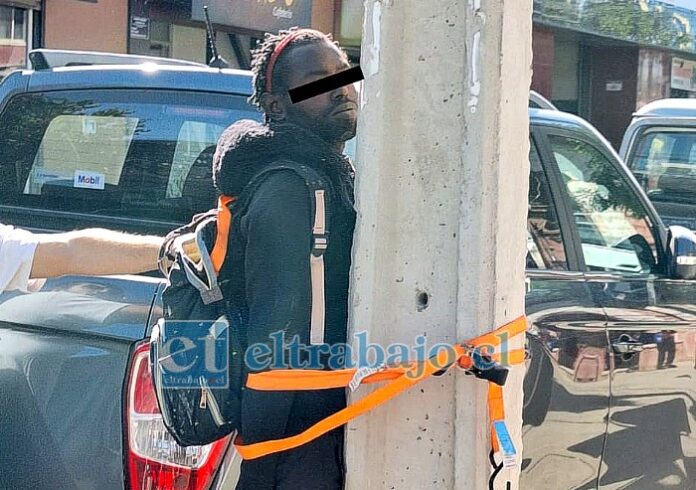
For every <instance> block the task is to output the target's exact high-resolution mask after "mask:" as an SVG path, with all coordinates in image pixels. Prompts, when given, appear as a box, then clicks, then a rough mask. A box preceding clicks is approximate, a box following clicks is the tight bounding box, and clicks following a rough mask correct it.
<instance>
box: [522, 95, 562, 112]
mask: <svg viewBox="0 0 696 490" xmlns="http://www.w3.org/2000/svg"><path fill="white" fill-rule="evenodd" d="M529 107H533V108H535V109H547V110H550V111H557V110H558V108H557V107H556V106H555V105H553V104H552V103H551V101H550V100H549V99H547V98H546V97H544V96H543V95H541V94H540V93H539V92H535V91H534V90H530V91H529Z"/></svg>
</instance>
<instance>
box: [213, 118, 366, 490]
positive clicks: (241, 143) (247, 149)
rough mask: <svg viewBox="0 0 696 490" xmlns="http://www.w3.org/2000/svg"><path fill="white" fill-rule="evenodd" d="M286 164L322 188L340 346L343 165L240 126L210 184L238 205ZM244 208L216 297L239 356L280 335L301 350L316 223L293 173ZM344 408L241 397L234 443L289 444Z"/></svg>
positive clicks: (316, 150) (267, 468) (259, 467)
mask: <svg viewBox="0 0 696 490" xmlns="http://www.w3.org/2000/svg"><path fill="white" fill-rule="evenodd" d="M287 161H291V162H295V163H299V164H303V165H306V166H309V167H311V168H312V169H314V170H316V171H317V172H319V173H320V175H322V176H324V180H325V181H326V182H327V183H328V184H329V189H327V192H328V196H329V201H328V212H329V216H330V223H329V230H328V233H329V246H328V249H327V251H326V252H325V255H324V261H325V279H324V284H325V295H326V310H325V337H324V339H325V343H327V344H331V345H333V344H337V343H344V342H345V341H346V327H347V317H348V284H349V273H350V263H351V247H352V240H353V230H354V226H355V212H354V209H353V172H352V167H351V165H350V163H349V161H348V160H347V159H346V158H345V157H344V156H343V155H341V154H340V153H338V152H336V151H335V150H334V149H333V148H331V147H330V146H329V145H327V144H326V143H325V142H324V141H323V140H322V139H320V138H319V137H317V136H315V135H314V134H312V133H309V132H308V131H306V130H304V129H302V128H300V127H297V126H292V125H287V124H283V125H271V126H269V125H264V124H260V123H257V122H254V121H248V120H245V121H239V122H237V123H235V124H233V125H232V126H230V127H229V128H228V129H227V130H226V131H225V132H224V133H223V135H222V137H221V139H220V142H219V143H218V149H217V151H216V154H215V157H214V162H213V173H214V180H215V185H216V187H217V189H218V191H220V192H221V193H223V194H226V195H232V196H240V195H243V194H242V192H243V190H244V187H245V186H246V184H247V183H248V182H249V180H250V179H252V177H253V176H255V175H256V174H258V172H260V171H261V170H263V169H264V168H266V167H267V166H271V165H278V164H280V163H283V162H287ZM245 201H246V202H244V203H240V204H239V207H237V208H233V215H234V217H233V226H232V231H231V233H230V240H229V249H228V256H227V257H228V258H227V259H226V260H225V263H224V265H223V268H222V270H221V272H220V279H221V285H222V288H223V294H224V295H225V296H226V297H227V298H230V299H231V303H232V305H233V309H234V310H235V312H236V314H237V316H236V318H237V319H238V322H239V325H238V326H237V327H236V329H235V333H237V332H239V333H238V335H240V336H241V339H240V340H241V342H242V344H243V345H244V346H245V347H249V346H251V345H253V344H258V343H263V344H266V345H268V346H269V347H271V349H273V339H272V338H271V335H272V334H274V333H278V332H282V333H284V334H285V339H286V342H289V341H290V340H291V339H292V338H293V337H294V336H295V335H297V336H299V339H300V341H301V342H302V344H304V345H308V344H309V331H310V329H309V325H310V313H311V281H310V262H309V252H310V250H311V227H312V222H313V216H312V213H311V209H310V203H311V201H310V194H309V191H308V189H307V186H306V184H305V182H304V181H303V179H302V178H301V177H300V176H299V175H297V174H296V173H294V172H292V171H285V170H281V171H278V172H274V173H271V174H269V175H268V176H267V177H266V178H265V179H264V180H263V182H262V183H261V184H260V186H259V187H258V188H257V189H256V190H255V192H254V193H253V196H251V197H250V198H248V199H246V200H245ZM344 405H345V395H344V391H343V390H324V391H301V392H292V391H287V392H259V391H254V390H245V392H244V393H243V396H242V423H241V425H242V427H241V431H240V436H241V439H242V440H243V442H244V443H253V442H258V441H262V440H268V439H277V438H281V437H284V436H288V435H294V434H296V433H298V432H301V431H302V430H304V429H306V428H308V427H309V426H311V425H312V424H314V423H315V422H317V421H319V420H320V419H322V418H324V417H327V416H328V415H331V414H332V413H334V412H336V411H337V410H340V409H341V408H342V407H343V406H344ZM318 447H321V446H318ZM336 450H337V451H340V448H337V449H336ZM337 458H339V460H340V455H337ZM310 459H311V458H310ZM279 462H280V464H287V463H283V456H280V455H271V456H268V457H265V458H261V459H260V460H254V461H252V463H254V465H255V471H253V476H249V475H246V478H247V479H249V478H252V479H253V481H252V482H250V483H247V486H249V488H264V487H269V488H272V487H273V485H274V482H273V481H272V480H273V479H274V478H276V475H275V472H276V467H277V465H278V464H279ZM309 471H315V470H311V469H310V470H309ZM243 473H244V470H243ZM247 473H251V472H247ZM243 477H244V475H243Z"/></svg>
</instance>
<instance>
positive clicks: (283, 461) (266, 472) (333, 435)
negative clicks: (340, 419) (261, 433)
mask: <svg viewBox="0 0 696 490" xmlns="http://www.w3.org/2000/svg"><path fill="white" fill-rule="evenodd" d="M344 475H345V470H344V463H343V428H342V427H341V428H339V429H336V430H334V431H332V432H329V433H328V434H326V435H325V436H322V437H320V438H318V439H315V440H314V441H312V442H310V443H308V444H305V445H304V446H300V447H298V448H296V449H292V450H289V451H284V452H282V453H279V454H277V455H270V456H266V457H263V458H259V459H253V460H250V461H244V462H242V468H241V475H240V477H239V483H237V490H342V489H343V483H344Z"/></svg>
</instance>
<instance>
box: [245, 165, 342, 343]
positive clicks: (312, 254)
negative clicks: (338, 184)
mask: <svg viewBox="0 0 696 490" xmlns="http://www.w3.org/2000/svg"><path fill="white" fill-rule="evenodd" d="M279 171H292V172H295V173H296V174H297V175H299V176H300V177H302V180H304V182H305V185H306V186H307V191H308V192H309V198H310V199H309V201H310V211H311V216H312V225H311V226H312V240H311V249H310V250H309V251H308V256H309V265H310V278H311V288H312V300H311V301H312V310H311V322H310V336H309V339H310V344H312V345H319V344H323V343H324V330H325V316H326V298H325V289H324V253H325V252H326V250H327V249H328V246H329V219H330V216H329V214H330V213H329V186H328V185H327V180H326V177H324V176H322V175H321V174H320V173H319V172H317V171H316V170H314V169H312V168H310V167H308V166H306V165H302V164H299V163H295V162H291V161H288V162H281V163H279V164H277V165H273V166H270V167H267V168H265V169H263V170H262V171H260V172H259V173H258V174H256V175H255V176H254V177H253V178H252V179H251V181H250V182H249V184H247V186H246V187H245V188H244V191H243V192H242V195H241V196H240V198H239V201H238V202H237V203H236V205H235V208H234V209H235V214H237V213H239V212H240V211H241V210H243V209H245V208H246V206H248V204H249V201H250V200H251V197H252V195H253V194H254V192H255V191H256V190H257V189H258V188H259V187H260V185H261V184H262V183H263V182H264V181H265V180H266V179H267V178H268V176H269V175H271V174H273V173H276V172H279Z"/></svg>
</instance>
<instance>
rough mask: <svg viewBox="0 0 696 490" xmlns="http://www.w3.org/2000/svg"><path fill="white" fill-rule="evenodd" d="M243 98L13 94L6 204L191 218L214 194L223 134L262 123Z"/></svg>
mask: <svg viewBox="0 0 696 490" xmlns="http://www.w3.org/2000/svg"><path fill="white" fill-rule="evenodd" d="M259 117H260V115H259V113H257V112H255V111H254V110H253V109H252V108H251V107H250V106H249V105H248V104H247V102H246V99H245V97H244V96H241V95H221V94H210V93H195V92H176V91H151V90H149V91H146V90H138V91H136V90H91V91H55V92H45V93H36V94H24V95H20V96H16V97H14V98H13V99H12V100H11V101H10V103H9V104H8V105H7V107H6V108H5V110H4V111H3V113H2V115H0V141H3V142H4V145H5V147H4V148H3V149H2V151H0V204H3V205H14V206H21V207H33V208H40V209H48V210H57V211H69V212H76V213H82V214H99V215H106V216H118V217H120V218H124V217H125V218H137V219H150V220H158V221H164V222H172V223H178V222H185V221H188V220H189V219H190V217H191V215H192V214H194V213H196V212H200V211H204V210H207V209H210V208H211V207H212V206H213V205H214V203H215V198H216V193H215V190H214V188H213V183H212V167H211V165H212V157H213V153H214V152H215V145H216V143H217V139H218V137H219V136H220V134H221V133H222V131H223V130H224V129H225V128H226V127H227V126H229V125H230V124H232V123H233V122H234V121H236V120H238V119H242V118H251V119H259Z"/></svg>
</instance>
